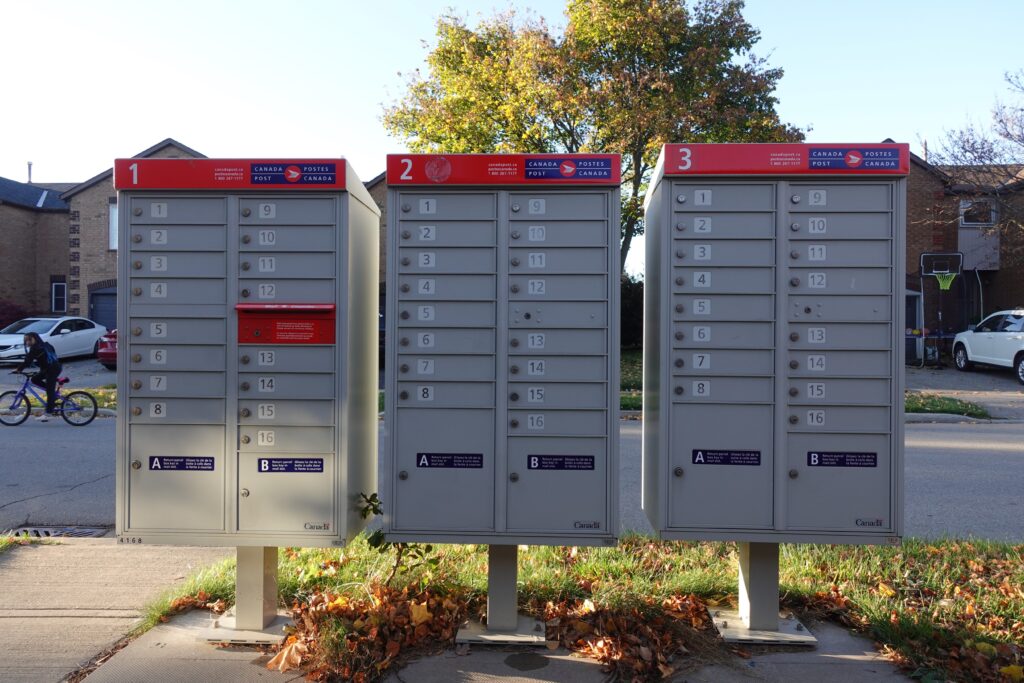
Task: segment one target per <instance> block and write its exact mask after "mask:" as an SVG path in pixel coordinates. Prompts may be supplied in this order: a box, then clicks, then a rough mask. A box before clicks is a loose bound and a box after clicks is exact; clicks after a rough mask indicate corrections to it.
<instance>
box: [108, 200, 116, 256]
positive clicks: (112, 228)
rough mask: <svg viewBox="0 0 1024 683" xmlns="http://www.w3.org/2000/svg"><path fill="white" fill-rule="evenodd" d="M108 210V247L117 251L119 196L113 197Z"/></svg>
mask: <svg viewBox="0 0 1024 683" xmlns="http://www.w3.org/2000/svg"><path fill="white" fill-rule="evenodd" d="M109 207H110V208H109V210H108V211H107V240H108V244H107V248H108V249H110V250H111V251H117V198H116V197H111V198H110V204H109Z"/></svg>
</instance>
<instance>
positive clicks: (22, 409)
mask: <svg viewBox="0 0 1024 683" xmlns="http://www.w3.org/2000/svg"><path fill="white" fill-rule="evenodd" d="M31 414H32V408H31V407H30V406H29V404H28V399H27V398H26V397H25V396H24V395H22V396H20V397H19V396H18V392H17V391H5V392H4V393H2V394H0V424H5V425H7V426H8V427H15V426H17V425H20V424H21V423H22V422H24V421H25V420H27V419H28V416H29V415H31Z"/></svg>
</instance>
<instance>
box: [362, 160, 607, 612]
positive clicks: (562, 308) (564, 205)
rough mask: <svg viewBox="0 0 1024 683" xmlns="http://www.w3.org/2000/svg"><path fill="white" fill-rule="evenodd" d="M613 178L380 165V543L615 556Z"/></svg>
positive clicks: (543, 168)
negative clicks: (383, 297) (542, 548)
mask: <svg viewBox="0 0 1024 683" xmlns="http://www.w3.org/2000/svg"><path fill="white" fill-rule="evenodd" d="M619 172H620V171H619V157H618V156H617V155H609V154H570V155H546V154H494V155H459V154H453V155H448V154H396V155H389V156H388V169H387V178H388V186H389V187H388V211H387V214H388V245H389V254H388V268H387V272H388V277H387V296H388V298H387V344H388V349H387V362H386V364H385V367H386V368H387V372H386V382H387V384H386V391H385V394H386V402H387V407H386V420H385V422H386V438H385V441H384V444H383V447H382V450H381V453H382V457H383V458H384V472H385V475H384V476H385V480H384V482H383V483H382V485H381V498H382V500H383V502H384V505H385V531H386V533H387V534H388V536H389V537H390V538H392V539H396V540H411V541H415V540H433V541H448V542H460V543H490V544H497V545H508V544H513V545H514V544H517V543H540V544H551V543H555V544H560V543H570V544H576V545H600V544H610V543H614V542H615V540H616V537H617V536H618V507H619V505H618V493H619V492H618V472H619V465H618V403H619V401H618V395H619V394H618V388H619V381H618V366H619V353H618V351H619V345H618V340H619V333H618V314H619V303H618V301H619V189H618V188H619V180H620V177H619ZM512 564H513V565H514V559H513V560H512ZM513 593H514V591H513ZM513 607H514V605H513ZM513 611H514V610H513Z"/></svg>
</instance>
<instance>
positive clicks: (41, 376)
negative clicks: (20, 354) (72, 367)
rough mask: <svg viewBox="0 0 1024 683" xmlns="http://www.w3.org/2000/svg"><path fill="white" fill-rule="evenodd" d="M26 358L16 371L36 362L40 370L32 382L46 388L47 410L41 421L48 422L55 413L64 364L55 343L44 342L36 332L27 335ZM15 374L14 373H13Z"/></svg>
mask: <svg viewBox="0 0 1024 683" xmlns="http://www.w3.org/2000/svg"><path fill="white" fill-rule="evenodd" d="M24 341H25V359H24V360H23V361H22V362H21V365H19V366H18V367H17V368H15V370H14V373H19V372H21V371H22V370H24V369H25V368H27V367H28V366H30V365H32V364H35V365H36V366H38V367H39V372H38V373H36V375H35V376H33V377H32V383H33V384H35V385H36V386H38V387H42V388H43V389H45V390H46V412H44V413H43V414H42V415H40V416H39V418H38V419H39V420H40V421H41V422H46V421H48V420H49V419H50V418H49V416H51V415H55V414H56V412H55V409H54V408H55V406H54V401H55V399H56V392H55V390H56V388H57V379H58V378H59V377H60V371H61V370H62V369H63V366H62V365H61V364H60V360H58V358H57V352H56V351H55V350H54V348H53V345H51V344H49V343H48V342H44V341H43V340H42V338H40V336H39V335H38V334H37V333H35V332H29V333H28V334H26V335H25V340H24ZM12 374H13V373H12Z"/></svg>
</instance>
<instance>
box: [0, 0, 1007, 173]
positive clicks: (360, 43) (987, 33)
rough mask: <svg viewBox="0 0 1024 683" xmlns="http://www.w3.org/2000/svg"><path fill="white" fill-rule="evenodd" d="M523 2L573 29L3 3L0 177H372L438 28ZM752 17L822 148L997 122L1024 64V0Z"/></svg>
mask: <svg viewBox="0 0 1024 683" xmlns="http://www.w3.org/2000/svg"><path fill="white" fill-rule="evenodd" d="M510 6H513V7H515V8H517V9H518V10H520V11H524V10H527V9H529V10H532V11H533V12H534V13H535V14H537V15H540V16H542V17H545V18H546V19H547V20H548V23H549V25H551V26H553V27H558V26H560V25H562V24H563V23H564V18H563V16H562V10H563V8H564V2H561V1H559V0H532V1H530V2H526V1H524V0H519V1H517V2H512V3H502V2H494V1H492V0H462V1H461V2H457V1H455V0H449V1H446V2H439V1H436V0H390V1H385V2H365V1H358V2H357V1H355V0H333V1H332V0H292V1H291V2H282V1H281V0H276V1H274V2H269V1H264V0H255V1H254V0H244V1H243V0H202V1H197V0H174V1H173V2H156V1H150V0H130V1H129V0H31V1H15V0H3V1H2V2H0V26H3V34H4V39H3V41H2V42H0V73H2V74H3V76H2V79H0V83H2V92H3V96H2V99H0V176H3V177H7V178H12V179H15V180H20V181H24V180H26V162H29V161H32V162H33V163H34V166H33V179H34V180H35V181H37V182H80V181H82V180H86V179H88V178H91V177H92V176H94V175H96V174H97V173H100V172H102V171H104V170H106V169H107V168H109V167H110V166H111V165H112V160H113V159H114V158H115V157H119V156H132V155H134V154H137V153H138V152H141V151H142V150H144V149H146V148H148V147H150V146H152V145H153V144H155V143H157V142H159V141H160V140H163V139H164V138H168V137H172V138H174V139H176V140H178V141H180V142H181V143H183V144H185V145H188V146H189V147H192V148H193V149H196V150H198V151H199V152H202V153H203V154H206V155H207V156H211V157H260V156H264V157H267V156H345V157H347V158H348V159H349V160H350V161H351V162H352V163H353V164H354V166H355V168H356V170H357V172H358V173H359V175H360V177H362V178H363V179H364V180H366V179H369V178H372V177H373V176H375V175H376V174H378V173H380V172H381V171H383V170H384V156H385V155H386V154H387V153H389V152H401V151H403V150H404V148H403V145H402V143H401V141H399V140H394V139H391V138H389V137H388V136H387V135H386V134H385V132H384V130H383V128H382V126H381V123H380V116H381V110H382V105H384V104H387V103H390V102H393V101H394V100H395V99H397V98H398V97H399V96H400V95H401V94H402V92H403V89H404V83H405V80H404V78H403V77H401V76H399V72H402V73H409V72H412V71H414V70H415V69H416V68H418V67H421V66H422V65H423V58H424V56H425V55H426V53H427V48H426V47H425V44H426V45H429V44H431V43H432V42H433V39H434V20H435V18H436V17H437V16H438V15H439V14H441V13H442V12H444V11H445V10H446V8H448V7H454V8H455V9H454V11H455V12H456V13H457V14H460V15H463V16H466V17H468V18H469V19H470V22H471V23H475V22H476V20H477V19H478V18H480V17H483V16H489V15H491V14H493V13H494V12H495V11H500V10H503V9H507V8H508V7H510ZM745 16H746V17H747V19H748V21H750V22H751V23H752V24H753V25H754V26H756V27H758V28H759V29H760V30H761V42H760V43H759V45H758V46H757V47H756V48H755V53H756V54H758V55H760V56H763V57H767V58H768V60H769V64H770V65H771V66H777V67H782V68H783V69H784V70H785V76H784V77H783V79H782V81H781V83H780V86H779V88H778V90H777V95H778V97H779V99H780V104H779V112H780V113H781V115H782V118H783V120H785V121H787V122H790V123H793V124H796V125H798V126H801V127H804V128H807V127H810V128H811V130H810V132H809V133H808V140H810V141H817V142H839V141H849V142H875V141H880V140H882V139H885V138H889V137H891V138H893V139H895V140H897V141H900V142H909V143H911V146H912V149H914V151H916V152H918V153H921V151H922V150H921V144H920V141H921V140H922V139H927V140H929V141H933V144H934V141H935V140H937V139H938V138H939V137H940V136H941V134H942V132H943V131H944V130H947V129H952V128H956V127H959V126H962V125H963V124H964V123H966V122H967V121H974V122H976V123H981V124H985V123H987V121H988V118H989V111H990V109H991V106H992V104H993V103H994V102H995V101H996V99H998V98H1000V97H1006V96H1007V94H1008V93H1007V90H1006V88H1005V87H1004V83H1003V74H1004V73H1005V72H1006V71H1008V70H1016V69H1019V68H1021V67H1024V63H1022V62H1024V59H1022V58H1021V56H1020V31H1021V27H1022V26H1024V2H1021V1H1020V0H975V1H974V2H971V3H964V2H963V0H956V1H954V0H748V2H747V8H746V11H745ZM680 142H682V141H680Z"/></svg>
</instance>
